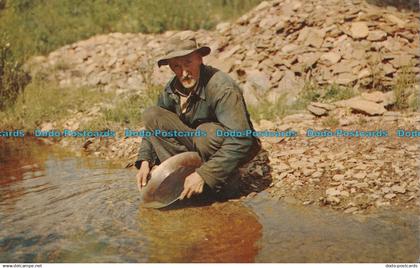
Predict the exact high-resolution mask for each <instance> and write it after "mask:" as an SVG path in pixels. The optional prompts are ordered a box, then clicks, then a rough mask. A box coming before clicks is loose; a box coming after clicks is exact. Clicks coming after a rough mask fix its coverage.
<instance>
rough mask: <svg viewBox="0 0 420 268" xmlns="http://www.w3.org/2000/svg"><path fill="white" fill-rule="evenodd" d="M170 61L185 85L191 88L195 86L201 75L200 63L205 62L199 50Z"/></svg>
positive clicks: (180, 80)
mask: <svg viewBox="0 0 420 268" xmlns="http://www.w3.org/2000/svg"><path fill="white" fill-rule="evenodd" d="M168 63H169V67H170V68H171V70H172V71H173V72H174V73H175V75H176V77H177V78H178V80H179V82H181V84H182V86H183V87H185V88H188V89H191V88H193V87H194V86H195V84H196V83H197V81H198V78H199V75H200V65H201V63H203V58H202V57H201V55H200V54H199V53H198V52H193V53H191V54H188V55H186V56H182V57H177V58H173V59H169V60H168Z"/></svg>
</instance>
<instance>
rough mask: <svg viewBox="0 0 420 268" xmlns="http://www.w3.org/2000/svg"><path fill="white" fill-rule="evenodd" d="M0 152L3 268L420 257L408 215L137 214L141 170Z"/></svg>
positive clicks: (311, 211) (24, 144) (255, 204)
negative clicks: (15, 266)
mask: <svg viewBox="0 0 420 268" xmlns="http://www.w3.org/2000/svg"><path fill="white" fill-rule="evenodd" d="M0 145H1V146H0V262H366V261H367V262H398V261H401V262H413V261H416V260H417V258H418V252H420V250H419V249H420V246H419V245H420V243H419V229H418V228H419V222H418V217H417V216H414V215H410V214H408V213H402V212H391V211H387V212H385V213H382V214H378V215H374V216H370V217H365V218H363V217H362V218H357V217H355V216H353V215H340V214H337V213H332V212H329V211H326V210H325V209H324V210H323V209H319V208H306V207H294V206H290V205H287V204H284V203H281V202H273V201H270V200H265V199H263V198H258V197H257V198H255V199H253V200H249V201H247V202H246V204H244V203H242V202H241V203H239V202H225V203H216V204H213V205H206V206H201V207H180V206H178V207H177V208H173V209H169V210H168V209H166V210H153V209H145V208H139V201H140V198H139V193H138V191H137V185H136V181H135V179H134V178H135V173H136V171H135V170H127V169H112V168H110V167H109V164H108V162H105V161H99V160H88V159H85V158H81V157H74V156H69V155H67V154H63V153H62V152H56V151H53V150H52V148H50V147H46V146H40V145H38V144H36V143H35V142H34V141H27V140H21V141H19V142H17V143H16V144H15V146H14V145H13V144H8V143H5V142H3V141H1V143H0ZM258 196H261V194H260V195H258Z"/></svg>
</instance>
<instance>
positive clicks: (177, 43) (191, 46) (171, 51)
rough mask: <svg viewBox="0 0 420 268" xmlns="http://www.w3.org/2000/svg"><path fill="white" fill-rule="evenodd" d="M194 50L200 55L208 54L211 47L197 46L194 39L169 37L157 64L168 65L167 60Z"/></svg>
mask: <svg viewBox="0 0 420 268" xmlns="http://www.w3.org/2000/svg"><path fill="white" fill-rule="evenodd" d="M194 51H197V52H198V53H200V55H201V56H202V57H204V56H207V55H208V54H210V51H211V49H210V48H209V47H207V46H199V45H198V44H197V42H196V40H195V39H192V38H191V39H181V38H179V37H173V38H171V39H169V42H168V45H167V48H166V51H165V55H164V56H162V58H161V59H159V60H158V66H159V67H160V66H162V65H168V60H169V59H172V58H176V57H182V56H186V55H188V54H190V53H192V52H194Z"/></svg>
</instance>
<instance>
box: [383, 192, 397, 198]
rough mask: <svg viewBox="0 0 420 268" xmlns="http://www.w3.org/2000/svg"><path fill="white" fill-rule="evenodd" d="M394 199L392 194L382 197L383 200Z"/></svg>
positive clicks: (394, 195)
mask: <svg viewBox="0 0 420 268" xmlns="http://www.w3.org/2000/svg"><path fill="white" fill-rule="evenodd" d="M394 197H396V194H392V193H390V194H386V195H384V198H385V199H392V198H394Z"/></svg>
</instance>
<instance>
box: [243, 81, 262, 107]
mask: <svg viewBox="0 0 420 268" xmlns="http://www.w3.org/2000/svg"><path fill="white" fill-rule="evenodd" d="M242 89H243V95H244V100H245V103H246V104H247V105H249V106H254V107H256V106H258V105H259V104H260V102H261V100H260V98H259V97H258V94H257V92H256V90H255V88H254V87H253V86H252V85H250V84H249V83H246V84H245V85H244V86H243V87H242Z"/></svg>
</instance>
